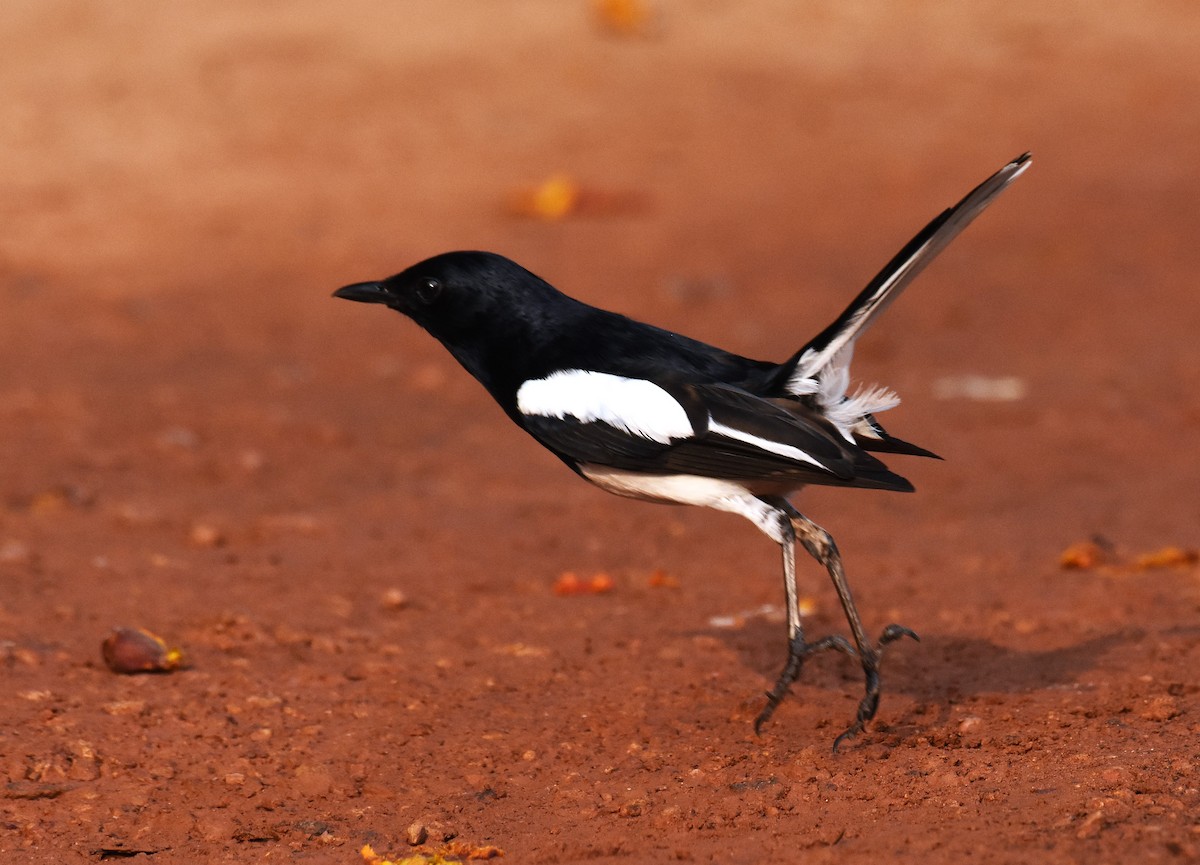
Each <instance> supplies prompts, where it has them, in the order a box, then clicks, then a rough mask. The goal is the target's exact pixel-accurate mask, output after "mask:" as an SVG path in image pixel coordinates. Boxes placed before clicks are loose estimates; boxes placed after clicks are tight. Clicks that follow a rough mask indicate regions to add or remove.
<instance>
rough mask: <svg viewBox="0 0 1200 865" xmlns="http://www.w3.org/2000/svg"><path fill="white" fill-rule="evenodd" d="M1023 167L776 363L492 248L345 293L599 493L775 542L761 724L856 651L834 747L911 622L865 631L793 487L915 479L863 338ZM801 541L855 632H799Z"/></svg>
mask: <svg viewBox="0 0 1200 865" xmlns="http://www.w3.org/2000/svg"><path fill="white" fill-rule="evenodd" d="M1029 164H1030V155H1029V154H1025V155H1023V156H1020V157H1018V158H1017V159H1014V160H1013V161H1012V162H1010V163H1008V164H1007V165H1005V166H1004V167H1003V168H1001V169H1000V170H999V171H998V172H996V173H995V174H994V175H992V176H991V177H989V178H988V179H987V180H985V181H984V182H983V183H981V184H980V185H979V186H977V187H976V188H975V189H974V190H972V191H971V192H970V193H969V194H968V195H967V196H966V197H965V198H963V200H962V201H960V202H959V203H958V204H956V205H955V206H954V207H951V208H950V209H948V210H946V211H945V212H943V213H942V214H941V215H939V216H938V217H937V218H936V219H934V220H933V221H932V222H931V223H929V225H927V226H926V227H925V228H924V229H923V230H922V231H921V232H920V233H919V234H917V236H916V237H914V238H913V239H912V240H911V241H909V243H908V245H907V246H905V247H904V248H903V249H902V250H901V251H900V252H899V253H898V254H897V255H896V256H895V257H894V258H893V259H892V260H891V261H889V262H888V264H887V266H886V267H884V268H883V270H881V271H880V272H879V274H878V275H877V276H876V277H875V278H874V279H872V280H871V282H870V283H869V284H868V285H867V287H866V288H864V289H863V290H862V292H860V293H859V295H858V296H857V297H856V298H855V299H854V301H853V302H852V303H851V304H850V306H849V307H847V309H846V311H845V312H843V313H842V314H841V315H840V316H838V318H837V319H836V320H835V321H834V322H833V323H832V324H830V325H829V326H828V327H826V328H825V329H824V330H822V331H821V332H820V333H819V334H817V336H816V337H814V338H813V339H812V340H810V341H809V342H808V343H807V344H806V345H805V346H804V347H803V348H801V349H800V350H799V351H797V352H796V353H795V354H793V355H792V356H791V357H790V358H788V359H787V360H785V361H783V362H782V363H772V362H769V361H762V360H752V359H750V358H747V357H742V356H740V355H737V354H732V353H730V352H727V351H723V350H722V349H719V348H716V347H714V346H711V345H707V344H705V343H703V342H699V341H697V340H694V339H689V338H688V337H686V336H681V335H680V334H677V333H673V332H671V331H669V330H663V329H661V328H658V327H655V326H653V325H650V324H644V323H642V322H639V321H634V320H632V319H630V318H626V317H625V316H623V315H619V314H617V313H615V312H608V311H606V310H603V309H597V308H596V307H593V306H589V305H588V304H586V303H582V302H580V301H578V300H574V299H572V298H570V297H568V296H566V295H565V294H562V293H561V292H559V291H558V290H557V289H555V288H554V287H553V286H551V285H550V284H549V283H547V282H545V281H544V280H542V279H540V278H539V277H537V276H535V275H534V274H532V273H530V272H529V271H528V270H525V269H524V268H522V267H520V266H519V265H517V264H515V263H514V262H512V261H510V260H508V259H507V258H504V257H502V256H500V255H495V254H492V253H487V252H450V253H446V254H443V255H438V256H435V257H433V258H430V259H428V260H426V261H422V262H421V263H419V264H415V265H413V266H412V267H410V268H408V269H407V270H405V271H403V272H402V273H399V274H396V275H395V276H391V277H388V278H387V279H384V280H381V281H378V282H360V283H357V284H355V285H348V286H346V287H345V288H340V289H338V290H337V291H336V292H334V296H335V297H340V298H345V299H347V300H355V301H360V302H363V303H380V304H383V305H385V306H388V307H391V308H392V309H394V310H396V311H397V312H401V313H403V314H404V315H406V316H408V317H409V318H411V319H412V320H413V321H415V322H416V323H417V324H418V325H420V326H421V327H422V328H424V329H425V330H426V331H428V332H429V333H430V334H431V335H432V336H434V337H435V338H436V339H437V340H439V341H440V342H441V343H442V345H444V346H445V347H446V348H447V349H448V350H449V351H450V353H451V354H452V355H454V357H455V359H457V360H458V362H459V363H460V364H462V366H463V367H465V368H466V370H467V371H468V372H469V373H471V375H473V376H475V378H476V379H478V380H479V382H480V383H481V384H482V385H483V386H484V387H485V388H487V390H488V392H489V393H490V394H491V395H492V397H493V398H494V399H495V400H496V402H498V403H499V404H500V406H501V408H503V409H504V411H505V413H507V414H508V416H509V417H510V418H511V419H512V420H513V422H514V423H516V424H517V426H519V427H521V428H522V429H523V430H525V431H526V432H527V433H529V434H530V435H531V436H533V437H534V438H535V439H536V440H537V441H538V442H539V443H540V444H541V445H543V446H544V447H545V448H547V449H548V450H549V451H551V452H552V453H553V454H554V455H555V456H557V457H558V458H559V459H561V460H562V461H563V462H564V463H566V464H567V465H568V466H569V467H570V468H571V469H572V470H573V471H575V472H576V473H577V474H578V475H579V476H580V477H582V478H584V479H585V480H588V481H591V482H592V483H593V484H595V485H596V486H598V487H600V488H601V489H604V490H608V491H609V492H612V493H616V494H617V495H621V496H628V497H631V498H636V499H644V500H649V501H653V502H664V503H669V504H685V505H700V506H703V507H709V508H715V509H716V510H719V511H728V512H730V513H734V514H739V515H741V516H743V517H745V518H747V519H749V520H750V521H751V522H753V523H754V524H755V525H756V526H758V528H759V529H761V530H762V531H763V533H765V534H766V535H767V536H768V537H770V538H771V540H773V541H774V542H775V543H777V544H779V546H780V547H781V549H782V553H783V584H784V591H785V594H786V600H787V636H788V654H787V663H786V664H785V666H784V669H783V672H782V673H781V674H780V676H779V679H778V681H777V682H776V684H775V687H774V688H773V689H772V690H771V691H770V692H769V693H768V694H767V703H766V706H765V707H764V708H763V710H762V712H761V713H760V714H759V716H758V718H757V720H756V722H755V729H760V728H761V726H762V724H763V723H764V722H765V721H766V720H767V719H768V718H769V717H770V716H771V714H772V713H773V712H774V710H775V708H776V706H778V705H779V702H780V701H781V700H782V699H783V697H784V695H785V694H786V693H787V691H788V688H789V687H790V686H791V684H792V682H794V681H795V680H796V678H797V677H798V676H799V674H800V668H801V666H802V664H803V662H804V660H805V659H806V658H807V657H808V656H810V655H812V654H814V653H816V652H820V651H823V650H826V649H834V650H837V651H841V652H844V653H845V654H847V655H850V656H853V657H857V658H858V660H859V662H860V663H861V664H862V668H863V672H864V674H865V677H866V690H865V694H864V696H863V698H862V700H861V701H860V703H859V705H858V711H857V713H856V715H855V718H854V720H853V722H852V723H851V724H850V726H849V727H847V728H846V730H845V731H844V732H843V733H842V734H841V735H840V736H838V737H837V739H836V741H835V742H834V748H835V749H836V748H837V746H838V745H839V744H840V743H841V742H842V741H843V740H844V739H846V738H848V737H852V736H854V735H855V734H857V733H859V732H861V731H862V730H863V728H864V725H865V724H866V723H867V722H868V721H870V720H871V719H872V718H873V717H874V716H875V712H876V710H877V708H878V705H879V692H880V682H879V664H880V657H881V653H882V650H883V647H884V646H885V645H886V644H888V643H890V642H892V641H894V640H896V639H898V638H900V637H902V636H908V637H912V638H914V639H915V638H916V634H914V633H913V632H912V631H910V630H909V629H908V628H905V627H902V626H900V625H888V626H887V627H886V628H884V630H883V632H882V634H881V636H880V638H879V639H878V640H876V641H871V640H870V639H868V637H867V634H866V631H865V630H864V629H863V625H862V622H861V620H860V618H859V615H858V611H857V610H856V608H855V605H854V600H853V598H852V597H851V594H850V588H849V585H848V584H847V582H846V576H845V573H844V571H843V569H842V563H841V558H840V556H839V554H838V551H837V548H836V547H835V546H834V543H833V539H832V538H831V537H830V536H829V534H828V533H827V532H826V531H825V530H824V529H822V528H820V527H819V526H818V525H817V524H816V523H814V522H812V521H811V520H810V519H808V518H807V517H806V516H804V515H803V514H801V513H800V512H799V511H798V510H796V508H795V507H793V506H792V504H791V502H789V500H788V496H789V495H791V494H792V493H795V492H796V491H798V490H799V489H800V488H802V487H804V486H805V485H807V484H824V485H828V486H840V487H861V488H865V489H879V490H896V491H901V492H908V491H911V490H912V489H913V487H912V484H910V483H909V482H908V481H907V480H905V479H904V478H902V477H901V476H900V475H897V474H895V473H893V472H892V471H890V470H889V469H888V468H887V466H885V465H884V464H883V462H881V461H880V460H879V459H878V458H877V457H875V456H874V454H876V453H886V454H904V455H913V456H927V457H932V456H934V454H932V453H930V452H929V451H927V450H925V449H924V448H921V447H918V446H916V445H913V444H910V443H908V442H906V441H903V440H901V439H899V438H896V437H895V436H892V435H890V434H888V433H887V431H885V430H884V428H883V427H882V426H881V425H880V424H879V422H878V421H877V420H876V419H875V416H876V415H877V414H878V413H880V412H882V411H884V410H885V409H889V408H892V407H894V406H895V405H896V404H897V403H898V402H899V401H900V400H899V397H897V396H896V395H895V394H894V393H893V392H891V391H890V390H887V389H884V388H880V387H870V388H862V389H858V390H856V391H854V392H852V393H851V392H850V391H849V387H850V359H851V356H852V354H853V352H854V344H855V341H856V340H857V339H858V338H859V337H860V336H861V335H862V334H863V332H864V331H865V330H866V329H867V327H868V326H869V325H870V324H871V323H872V322H874V320H875V319H876V318H877V317H878V316H879V314H880V313H881V312H883V311H884V309H886V308H887V306H888V304H890V303H891V302H892V301H893V300H895V299H896V297H897V296H898V295H899V294H900V291H901V290H902V289H903V288H904V287H905V286H906V285H908V283H909V282H911V281H912V280H913V278H914V277H916V275H917V274H918V273H920V272H921V270H923V269H924V268H925V266H926V265H927V264H929V262H930V261H931V260H932V259H933V257H934V256H935V255H937V254H938V253H939V252H941V250H942V249H943V248H944V247H945V246H946V245H947V244H948V243H949V242H950V241H951V240H953V239H954V237H955V236H957V235H958V233H959V232H960V231H962V230H963V229H964V228H966V226H967V225H968V224H969V223H970V222H971V220H973V219H974V218H975V217H976V216H978V215H979V214H980V212H981V211H982V210H983V209H984V208H985V207H987V206H988V204H990V203H991V202H992V200H993V199H994V198H995V197H996V196H997V195H999V194H1000V192H1001V191H1002V190H1004V189H1005V188H1006V187H1007V186H1008V185H1009V184H1010V183H1012V182H1013V181H1014V180H1016V179H1017V178H1018V177H1019V176H1020V175H1021V173H1022V172H1024V171H1025V169H1026V168H1028V167H1029ZM796 541H799V542H800V544H801V545H802V546H803V547H804V549H805V550H807V551H808V553H809V554H810V555H811V556H812V557H813V558H814V559H816V560H817V561H818V562H819V563H820V564H821V565H823V566H824V567H825V568H826V570H828V572H829V575H830V577H831V578H832V580H833V584H834V587H835V589H836V590H837V594H838V598H839V600H840V602H841V605H842V608H843V610H844V612H845V615H846V619H847V621H848V622H849V625H850V632H851V635H852V637H853V645H851V644H850V643H849V642H848V641H847V640H846V639H845V638H843V637H840V636H832V637H825V638H823V639H820V640H816V641H814V642H809V641H807V640H806V638H805V636H804V633H803V630H802V629H801V622H800V614H799V610H798V606H797V601H798V597H797V591H796V572H795V555H794V552H795V544H796Z"/></svg>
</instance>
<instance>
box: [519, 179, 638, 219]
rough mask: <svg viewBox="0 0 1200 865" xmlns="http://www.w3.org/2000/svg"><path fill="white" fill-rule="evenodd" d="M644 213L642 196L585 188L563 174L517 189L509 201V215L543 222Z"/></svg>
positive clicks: (623, 191)
mask: <svg viewBox="0 0 1200 865" xmlns="http://www.w3.org/2000/svg"><path fill="white" fill-rule="evenodd" d="M647 209H648V202H647V199H646V196H645V195H644V194H642V193H641V192H638V191H636V190H622V189H604V188H601V187H596V186H584V185H583V184H581V183H579V182H578V181H577V180H575V178H573V177H571V176H570V175H569V174H563V173H559V174H552V175H550V176H549V177H547V178H546V179H545V180H543V181H542V182H541V183H538V184H535V185H533V186H526V187H522V188H519V189H517V190H515V191H514V192H513V193H512V194H510V195H509V197H508V210H509V212H510V213H513V214H515V215H516V216H524V217H528V218H532V219H542V220H545V221H546V222H556V221H558V220H561V219H566V218H567V217H573V216H590V217H611V216H622V215H629V214H637V213H641V212H644V211H645V210H647Z"/></svg>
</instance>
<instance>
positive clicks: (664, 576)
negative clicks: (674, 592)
mask: <svg viewBox="0 0 1200 865" xmlns="http://www.w3.org/2000/svg"><path fill="white" fill-rule="evenodd" d="M647 582H648V583H649V584H650V586H651V588H655V589H678V588H679V579H678V578H677V577H674V576H672V575H671V574H668V573H667V572H666V571H664V570H663V569H662V568H658V569H657V570H656V571H654V573H652V574H651V575H650V579H649V580H648V581H647Z"/></svg>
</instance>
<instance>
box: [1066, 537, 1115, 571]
mask: <svg viewBox="0 0 1200 865" xmlns="http://www.w3.org/2000/svg"><path fill="white" fill-rule="evenodd" d="M1107 559H1108V554H1107V553H1106V552H1105V551H1104V549H1103V548H1102V547H1101V546H1100V545H1099V544H1096V543H1093V542H1092V541H1081V542H1080V543H1077V544H1071V546H1069V547H1067V548H1066V549H1065V550H1063V552H1062V555H1061V556H1059V557H1058V564H1059V565H1060V566H1061V567H1062V568H1064V569H1066V570H1080V571H1082V570H1090V569H1091V568H1095V567H1099V566H1100V565H1102V564H1104V563H1105V562H1106V561H1107Z"/></svg>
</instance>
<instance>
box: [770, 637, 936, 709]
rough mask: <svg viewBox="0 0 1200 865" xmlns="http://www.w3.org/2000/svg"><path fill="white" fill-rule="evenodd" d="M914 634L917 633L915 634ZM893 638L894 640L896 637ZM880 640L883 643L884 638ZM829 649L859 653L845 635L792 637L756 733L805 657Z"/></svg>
mask: <svg viewBox="0 0 1200 865" xmlns="http://www.w3.org/2000/svg"><path fill="white" fill-rule="evenodd" d="M893 627H895V626H893ZM914 636H916V635H915V634H914ZM891 639H893V640H894V639H895V637H892V638H891ZM880 642H881V643H882V640H881V641H880ZM827 649H836V650H837V651H839V652H842V653H844V654H847V655H850V656H851V657H854V656H856V655H857V654H858V653H857V652H856V651H854V647H853V646H851V645H850V643H848V642H847V641H846V639H845V637H839V636H832V637H824V638H822V639H820V640H817V641H816V642H815V643H806V642H804V637H803V636H796V637H794V638H793V639H792V641H791V643H789V645H788V659H787V664H785V665H784V668H783V672H782V673H780V674H779V678H778V680H776V682H775V687H774V688H772V689H771V690H770V691H768V692H767V705H765V706H763V710H762V711H761V712H759V713H758V717H757V718H755V719H754V732H755V733H761V732H762V727H763V724H765V723H767V721H768V720H770V718H771V716H772V715H773V714H775V709H776V707H778V706H779V704H780V703H782V702H783V698H784V697H786V696H787V692H788V688H790V687H791V686H792V682H794V681H796V679H798V678H799V677H800V668H801V667H803V666H804V660H805V658H807V657H808V656H809V655H815V654H817V653H818V652H824V651H826V650H827Z"/></svg>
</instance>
